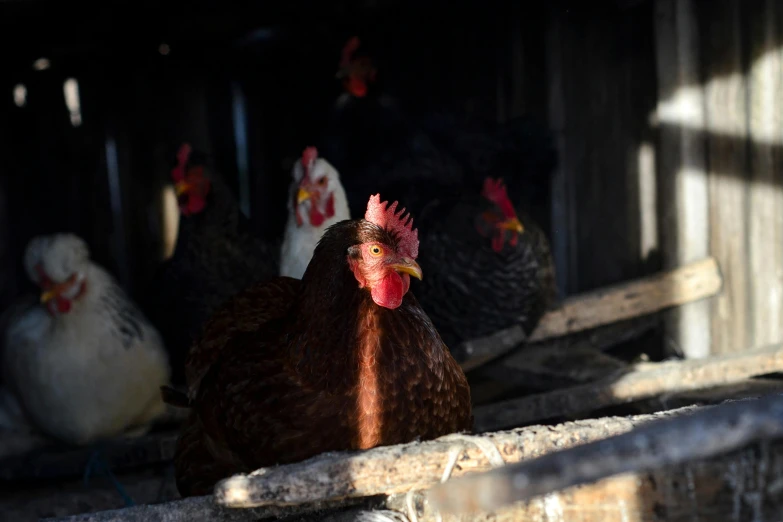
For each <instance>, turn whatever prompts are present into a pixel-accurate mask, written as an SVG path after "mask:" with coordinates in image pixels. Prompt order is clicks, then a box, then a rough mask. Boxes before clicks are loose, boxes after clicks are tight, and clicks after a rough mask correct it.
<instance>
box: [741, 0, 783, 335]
mask: <svg viewBox="0 0 783 522" xmlns="http://www.w3.org/2000/svg"><path fill="white" fill-rule="evenodd" d="M750 5H752V6H754V7H755V8H754V9H748V13H749V16H748V17H749V19H750V20H749V22H750V24H749V27H748V29H747V34H748V39H749V44H750V58H749V60H750V62H751V63H750V71H749V74H748V79H747V81H748V100H749V106H748V118H749V123H750V125H749V126H750V129H749V130H750V138H751V140H750V161H751V182H750V185H749V188H748V190H749V192H750V196H749V208H750V214H749V224H748V228H749V234H748V238H749V239H748V245H749V252H748V256H749V263H750V270H751V274H752V275H753V277H751V278H750V281H749V285H750V307H751V310H752V320H751V325H750V326H751V327H752V331H753V343H754V344H755V345H756V346H760V345H764V344H768V343H776V342H780V341H781V340H783V299H781V296H783V271H782V270H781V266H783V188H781V184H783V157H781V144H783V51H782V50H781V47H782V46H783V34H782V33H781V31H783V26H781V15H783V8H781V5H780V2H776V1H775V0H766V1H763V2H754V3H752V4H750ZM743 7H745V6H743ZM748 7H749V6H748Z"/></svg>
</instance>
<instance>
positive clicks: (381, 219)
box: [364, 194, 419, 259]
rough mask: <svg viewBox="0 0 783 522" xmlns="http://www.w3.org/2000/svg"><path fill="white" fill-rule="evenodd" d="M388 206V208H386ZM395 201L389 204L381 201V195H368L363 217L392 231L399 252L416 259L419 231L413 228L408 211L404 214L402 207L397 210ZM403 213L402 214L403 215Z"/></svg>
mask: <svg viewBox="0 0 783 522" xmlns="http://www.w3.org/2000/svg"><path fill="white" fill-rule="evenodd" d="M387 206H388V208H386V207H387ZM395 210H397V202H396V201H395V202H394V203H392V204H391V205H390V206H389V202H388V201H384V202H383V203H381V195H380V194H376V195H374V196H371V197H370V201H369V202H367V212H365V214H364V219H365V220H367V221H369V222H370V223H374V224H376V225H378V226H379V227H381V228H383V229H385V230H388V231H390V232H394V233H395V234H396V235H397V238H398V241H399V249H400V251H401V253H402V254H403V255H405V256H407V257H411V258H413V259H416V258H417V257H418V256H419V231H418V230H417V229H415V228H413V218H412V217H411V215H410V213H408V214H405V208H404V207H403V208H402V209H400V210H399V211H398V212H396V213H395ZM403 214H404V215H403Z"/></svg>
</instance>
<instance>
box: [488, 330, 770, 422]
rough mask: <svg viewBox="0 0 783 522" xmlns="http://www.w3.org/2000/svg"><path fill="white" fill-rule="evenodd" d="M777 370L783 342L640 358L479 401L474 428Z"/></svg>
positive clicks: (570, 412) (581, 410)
mask: <svg viewBox="0 0 783 522" xmlns="http://www.w3.org/2000/svg"><path fill="white" fill-rule="evenodd" d="M781 371H783V345H779V344H778V345H772V346H768V347H765V348H760V349H756V350H748V351H745V352H740V353H733V354H726V355H722V356H713V357H708V358H705V359H697V360H683V361H667V362H662V363H641V364H638V365H636V366H635V367H629V369H628V371H627V372H621V373H620V374H619V375H611V376H609V377H607V378H605V379H602V380H600V381H598V382H594V383H589V384H585V385H581V386H574V387H573V388H567V389H563V390H556V391H553V392H549V393H540V394H536V395H530V396H527V397H522V398H519V399H511V400H508V401H503V402H498V403H494V404H489V405H486V406H481V407H479V408H475V409H474V410H473V414H474V416H475V422H476V425H475V430H476V431H478V432H486V431H495V430H499V429H506V428H510V427H514V426H523V425H526V424H532V423H536V422H542V421H545V420H547V419H553V418H562V417H566V418H569V417H571V418H573V416H574V415H578V414H586V413H588V412H592V411H596V410H600V409H601V408H606V407H608V406H614V405H618V404H626V403H630V402H634V401H639V400H642V399H648V398H652V397H656V396H658V395H660V394H666V393H674V392H683V391H688V390H699V389H705V388H712V387H715V386H721V385H726V384H731V383H737V382H741V381H744V380H745V379H748V378H750V377H754V376H757V375H766V374H771V373H776V372H781Z"/></svg>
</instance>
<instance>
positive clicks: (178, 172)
mask: <svg viewBox="0 0 783 522" xmlns="http://www.w3.org/2000/svg"><path fill="white" fill-rule="evenodd" d="M192 152H193V147H191V146H190V143H183V144H182V145H180V147H179V150H178V151H177V165H176V166H175V167H174V168H173V169H171V177H172V178H173V179H174V181H181V180H183V179H185V169H186V168H187V165H188V161H190V154H191V153H192Z"/></svg>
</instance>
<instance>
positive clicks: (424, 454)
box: [215, 408, 694, 508]
mask: <svg viewBox="0 0 783 522" xmlns="http://www.w3.org/2000/svg"><path fill="white" fill-rule="evenodd" d="M693 411H694V408H684V409H681V410H673V411H670V412H666V413H663V414H658V415H642V416H634V417H627V418H622V417H607V418H604V419H591V420H586V421H579V422H567V423H564V424H561V425H558V426H547V427H544V426H535V427H529V428H523V429H518V430H513V431H508V432H498V433H493V434H488V435H485V436H469V435H459V434H456V435H448V436H445V437H441V438H439V439H436V440H433V441H427V442H422V443H409V444H401V445H398V446H386V447H379V448H374V449H371V450H367V451H357V452H334V453H325V454H322V455H319V456H317V457H313V458H311V459H308V460H305V461H303V462H300V463H297V464H290V465H285V466H278V467H275V468H264V470H263V471H261V470H259V471H256V472H254V473H252V474H250V475H235V476H234V477H231V478H228V479H225V480H223V481H221V482H219V483H218V484H217V486H216V487H215V500H216V502H217V503H219V504H221V505H225V506H228V507H237V508H238V507H243V508H247V507H260V506H290V505H299V504H304V503H308V502H313V501H326V500H341V499H347V498H355V497H371V496H376V495H392V494H404V493H408V492H409V491H412V490H415V489H422V488H427V487H430V486H432V485H434V484H437V483H438V482H440V481H441V479H442V478H443V475H444V471H445V470H449V468H450V461H453V460H455V459H456V462H458V465H455V466H454V467H453V469H450V471H449V476H451V477H461V476H464V475H466V474H468V473H475V472H480V471H487V470H490V469H492V467H493V466H496V465H497V464H498V463H502V462H506V463H507V464H510V463H515V462H521V461H524V460H528V459H532V458H535V457H538V456H541V455H546V454H549V453H552V452H555V451H557V450H559V449H563V448H567V447H572V446H578V445H580V444H585V443H587V442H589V441H595V440H602V439H605V438H607V437H610V436H613V435H617V434H623V433H628V432H630V431H631V430H633V429H634V428H636V427H638V426H642V425H644V424H646V423H649V422H652V421H653V420H656V419H661V418H668V417H678V416H683V415H688V414H690V413H692V412H693ZM319 477H329V480H319Z"/></svg>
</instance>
